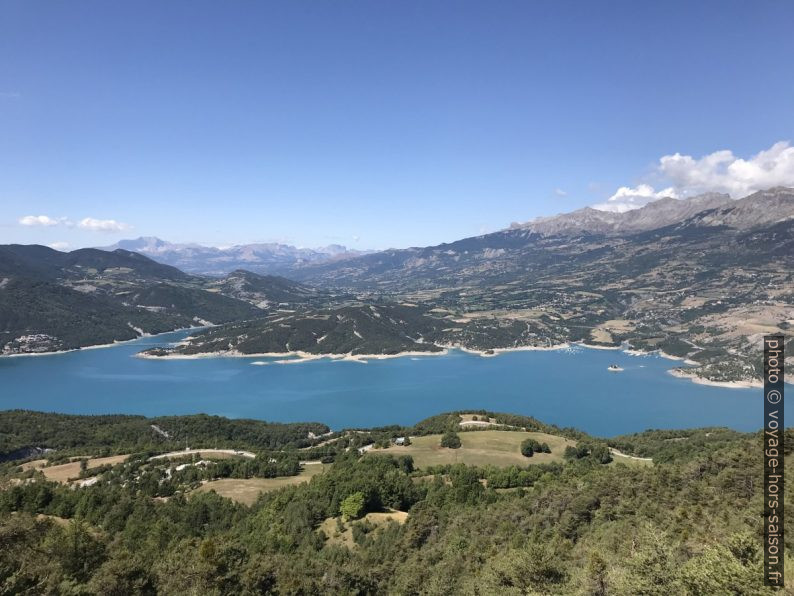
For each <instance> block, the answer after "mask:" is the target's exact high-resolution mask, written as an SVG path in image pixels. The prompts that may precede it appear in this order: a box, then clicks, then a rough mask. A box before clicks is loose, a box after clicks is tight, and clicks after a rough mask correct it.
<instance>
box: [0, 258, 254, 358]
mask: <svg viewBox="0 0 794 596" xmlns="http://www.w3.org/2000/svg"><path fill="white" fill-rule="evenodd" d="M206 284H207V281H206V280H204V279H202V278H196V277H194V276H190V275H187V274H185V273H183V272H181V271H179V270H178V269H176V268H174V267H171V266H168V265H163V264H160V263H157V262H155V261H153V260H151V259H149V258H147V257H145V256H143V255H139V254H137V253H133V252H129V251H126V250H121V249H119V250H115V251H113V252H107V251H101V250H97V249H81V250H76V251H73V252H70V253H61V252H58V251H55V250H52V249H50V248H47V247H43V246H35V245H33V246H23V245H6V246H0V353H28V352H47V351H55V350H65V349H74V348H79V347H83V346H89V345H97V344H106V343H110V342H113V341H122V340H129V339H134V338H136V337H139V336H140V335H141V334H143V333H160V332H164V331H170V330H173V329H176V328H180V327H189V326H195V325H196V324H206V323H207V322H212V323H225V322H230V321H235V320H241V319H246V318H254V317H257V316H261V315H262V314H263V313H262V310H261V309H258V308H256V307H255V306H254V305H252V304H250V303H249V302H246V301H243V300H238V299H237V298H234V297H230V296H224V295H223V294H222V293H220V292H218V291H217V290H214V289H212V288H207V287H205V285H206Z"/></svg>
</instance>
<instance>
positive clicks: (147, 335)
mask: <svg viewBox="0 0 794 596" xmlns="http://www.w3.org/2000/svg"><path fill="white" fill-rule="evenodd" d="M213 326H214V325H213ZM207 327H208V326H207V325H197V326H195V327H180V328H179V329H172V330H171V331H163V332H162V333H143V334H142V335H139V336H138V337H134V338H133V339H121V340H115V341H113V342H111V343H109V344H94V345H91V346H81V347H79V348H70V349H68V350H52V351H51V352H23V353H21V354H0V358H23V357H28V356H60V355H61V354H72V353H74V352H84V351H86V350H101V349H104V348H115V347H117V346H123V345H124V344H131V343H133V342H136V341H139V340H141V339H146V338H151V337H161V336H163V335H168V334H169V333H179V332H180V331H191V330H194V329H206V328H207Z"/></svg>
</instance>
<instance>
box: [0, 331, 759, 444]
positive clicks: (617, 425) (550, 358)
mask: <svg viewBox="0 0 794 596" xmlns="http://www.w3.org/2000/svg"><path fill="white" fill-rule="evenodd" d="M187 334H188V332H187V331H181V332H176V333H170V334H165V335H160V336H157V337H150V338H143V339H140V340H137V341H134V342H129V343H125V344H119V345H117V346H113V347H110V348H103V349H92V350H81V351H77V352H69V353H64V354H54V355H48V356H30V357H16V358H0V409H12V408H25V409H31V410H42V411H51V412H64V413H74V414H105V413H126V414H144V415H147V416H158V415H164V414H192V413H197V412H205V413H208V414H220V415H223V416H228V417H233V418H258V419H263V420H272V421H280V422H291V421H319V422H325V423H326V424H328V425H330V426H331V427H332V428H334V429H340V428H343V427H353V426H358V427H369V426H378V425H386V424H395V423H397V424H413V423H415V422H417V421H418V420H421V419H422V418H425V417H427V416H430V415H433V414H438V413H440V412H445V411H449V410H460V409H470V408H476V409H481V408H482V409H487V410H492V411H499V412H512V413H516V414H526V415H531V416H535V417H536V418H538V419H540V420H542V421H544V422H549V423H553V424H558V425H560V426H573V427H577V428H580V429H582V430H585V431H587V432H589V433H592V434H595V435H599V436H611V435H616V434H621V433H627V432H635V431H642V430H645V429H648V428H690V427H697V426H728V427H731V428H735V429H737V430H743V431H753V430H758V429H759V428H760V427H761V426H762V409H763V402H762V400H761V390H760V389H726V388H719V387H709V386H704V385H696V384H694V383H692V382H690V381H686V380H681V379H676V378H674V377H673V376H671V375H670V374H668V373H667V371H668V369H670V368H672V367H674V366H676V364H677V363H675V362H671V361H670V360H666V359H664V358H661V357H658V356H655V355H649V356H631V355H629V354H625V353H623V352H620V351H616V350H593V349H587V348H580V347H576V348H572V349H567V350H556V351H535V352H510V353H506V354H501V355H499V356H497V357H494V358H482V357H480V356H477V355H473V354H467V353H464V352H461V351H457V350H456V351H453V352H451V353H450V354H448V355H446V356H425V357H402V358H394V359H390V360H374V361H370V362H369V363H367V364H361V363H357V362H344V361H328V360H317V361H309V362H303V363H300V364H276V363H274V361H275V360H277V359H263V358H205V359H199V360H162V361H157V360H144V359H140V358H134V357H133V356H134V354H135V353H137V352H139V351H140V350H143V349H146V348H149V347H152V346H157V345H166V344H167V343H168V342H173V341H178V340H179V339H181V338H183V337H185V336H186V335H187ZM255 361H256V362H263V361H264V362H272V364H270V365H266V366H255V365H252V364H251V363H252V362H255ZM612 363H616V364H618V365H620V366H621V367H623V368H624V369H625V370H624V372H620V373H613V372H609V371H608V370H607V367H608V366H609V365H610V364H612Z"/></svg>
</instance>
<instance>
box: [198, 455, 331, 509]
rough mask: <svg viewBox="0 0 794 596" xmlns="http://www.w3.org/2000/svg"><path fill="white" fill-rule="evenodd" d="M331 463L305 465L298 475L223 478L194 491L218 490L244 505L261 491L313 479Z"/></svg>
mask: <svg viewBox="0 0 794 596" xmlns="http://www.w3.org/2000/svg"><path fill="white" fill-rule="evenodd" d="M329 466H330V464H314V465H307V466H304V467H303V470H301V472H300V474H298V475H297V476H279V477H277V478H221V479H219V480H211V481H209V482H206V483H205V484H202V485H201V486H200V487H199V488H197V489H196V490H195V491H194V492H196V493H206V492H210V491H214V492H216V493H217V494H218V495H220V496H222V497H226V498H227V499H231V500H232V501H235V502H237V503H242V504H243V505H252V504H253V503H254V502H255V501H256V499H257V498H258V497H259V495H260V494H261V493H267V492H271V491H274V490H278V489H280V488H284V487H285V486H295V485H298V484H303V483H304V482H308V481H309V480H311V478H312V477H313V476H316V475H317V474H322V473H323V472H324V471H325V470H326V469H327V468H328V467H329Z"/></svg>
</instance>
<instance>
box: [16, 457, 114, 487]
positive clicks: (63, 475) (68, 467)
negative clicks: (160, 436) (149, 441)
mask: <svg viewBox="0 0 794 596" xmlns="http://www.w3.org/2000/svg"><path fill="white" fill-rule="evenodd" d="M127 458H129V455H112V456H110V457H96V458H93V459H89V460H88V466H87V467H88V469H89V470H90V469H91V468H98V467H99V466H105V465H110V466H115V465H116V464H120V463H122V462H125V461H127ZM28 463H31V464H32V463H35V462H28ZM39 469H40V470H41V472H42V474H44V476H45V477H46V478H47V480H53V481H55V482H60V483H62V484H66V483H67V482H69V480H72V479H75V478H78V477H79V476H80V461H79V460H77V461H71V462H69V463H68V464H59V465H57V466H47V467H39Z"/></svg>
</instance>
